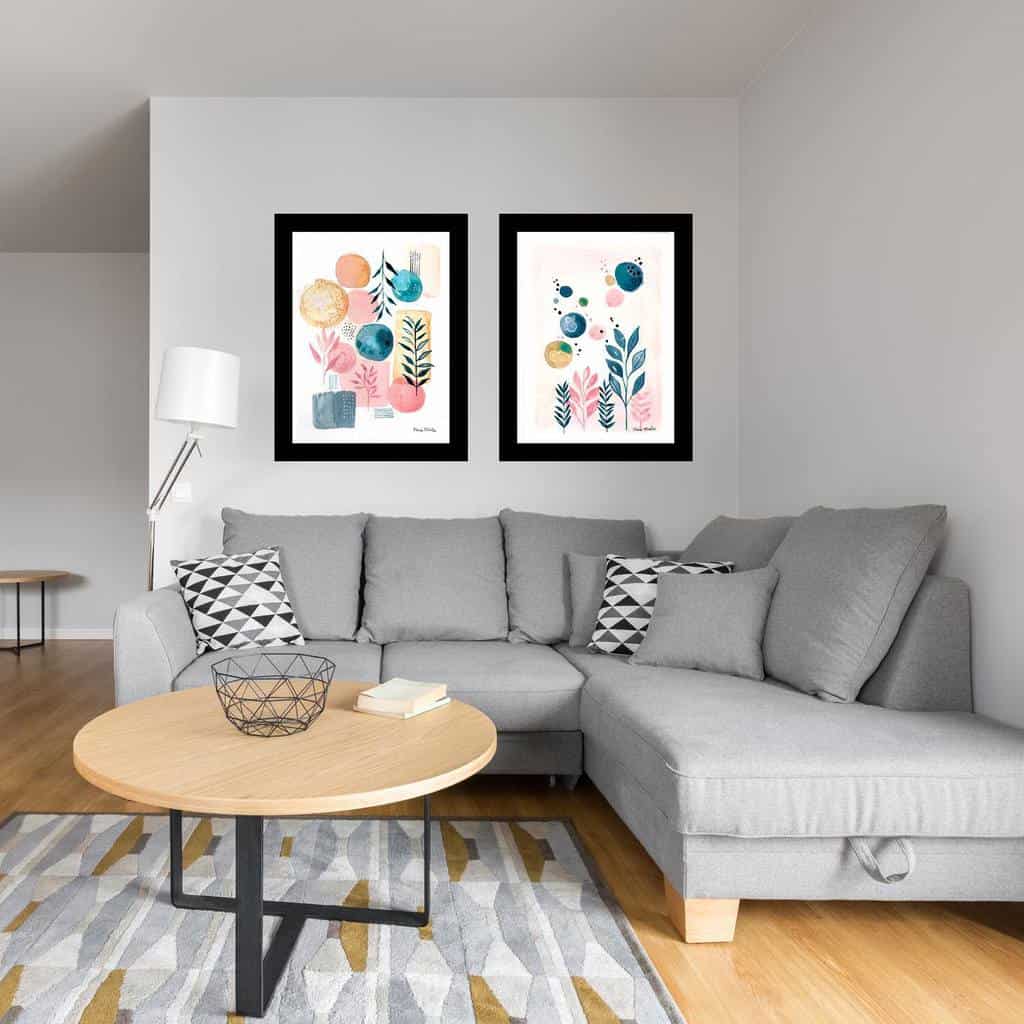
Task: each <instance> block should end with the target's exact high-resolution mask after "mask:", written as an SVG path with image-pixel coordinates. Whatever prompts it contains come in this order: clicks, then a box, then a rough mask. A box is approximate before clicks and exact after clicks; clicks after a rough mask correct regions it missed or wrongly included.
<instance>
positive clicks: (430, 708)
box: [356, 697, 452, 718]
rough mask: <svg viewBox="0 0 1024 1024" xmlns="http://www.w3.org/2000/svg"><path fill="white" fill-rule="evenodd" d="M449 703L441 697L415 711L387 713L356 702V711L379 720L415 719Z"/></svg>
mask: <svg viewBox="0 0 1024 1024" xmlns="http://www.w3.org/2000/svg"><path fill="white" fill-rule="evenodd" d="M451 702H452V699H451V697H442V698H441V699H440V700H436V701H434V703H433V704H428V705H427V706H426V707H423V708H418V709H417V710H416V711H387V710H382V709H381V708H378V707H376V706H372V705H371V706H369V707H367V706H366V705H365V704H363V703H362V702H361V701H359V700H357V701H356V711H361V712H363V714H364V715H379V716H380V717H381V718H416V716H417V715H425V714H426V713H427V712H428V711H433V710H434V709H435V708H443V707H444V706H445V704H451Z"/></svg>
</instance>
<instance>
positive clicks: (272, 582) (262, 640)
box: [171, 548, 306, 654]
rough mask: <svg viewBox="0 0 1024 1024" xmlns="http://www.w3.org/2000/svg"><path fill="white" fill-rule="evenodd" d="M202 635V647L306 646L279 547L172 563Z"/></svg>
mask: <svg viewBox="0 0 1024 1024" xmlns="http://www.w3.org/2000/svg"><path fill="white" fill-rule="evenodd" d="M171 567H172V568H173V569H174V574H175V576H177V577H178V583H179V584H180V585H181V596H182V597H183V598H184V599H185V604H186V606H187V607H188V613H189V615H190V616H191V617H192V628H193V629H194V630H195V633H196V647H197V649H198V651H199V653H200V654H202V653H203V652H204V651H219V650H221V649H223V648H225V647H234V648H238V647H271V646H277V645H279V644H305V642H306V641H305V639H304V638H303V636H302V633H301V632H300V631H299V627H298V625H297V624H296V622H295V614H294V613H293V612H292V605H291V601H289V600H288V591H287V590H286V589H285V585H284V579H283V578H282V576H281V562H280V555H279V552H278V549H277V548H261V549H260V550H259V551H252V552H249V553H247V554H240V555H213V556H211V557H210V558H195V559H191V560H189V561H181V562H171Z"/></svg>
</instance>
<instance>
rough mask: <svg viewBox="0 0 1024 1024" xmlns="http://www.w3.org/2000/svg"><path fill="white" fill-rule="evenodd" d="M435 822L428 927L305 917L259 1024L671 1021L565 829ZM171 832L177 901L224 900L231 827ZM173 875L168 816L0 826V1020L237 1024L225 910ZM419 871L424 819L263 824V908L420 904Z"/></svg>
mask: <svg viewBox="0 0 1024 1024" xmlns="http://www.w3.org/2000/svg"><path fill="white" fill-rule="evenodd" d="M431 827H432V830H433V831H432V833H431V839H432V845H433V849H434V851H435V855H434V857H433V864H432V872H431V876H432V878H431V885H432V888H431V911H432V913H431V921H430V924H429V925H427V926H426V927H424V928H419V929H417V928H405V927H387V926H380V925H364V924H356V923H352V922H343V923H340V924H339V923H338V922H328V921H312V920H309V921H306V923H305V925H304V927H303V929H302V932H301V934H300V936H299V940H298V943H297V944H296V946H295V949H294V951H293V953H292V956H291V960H290V962H289V964H288V966H287V968H286V970H285V973H284V974H283V975H282V977H281V980H280V982H279V984H278V987H277V991H276V992H275V994H274V999H273V1001H272V1002H271V1004H270V1006H269V1007H268V1009H267V1014H266V1016H265V1017H264V1018H263V1019H264V1020H266V1021H270V1022H287V1024H292V1022H295V1024H307V1022H308V1024H335V1022H338V1024H341V1022H345V1024H348V1022H363V1024H385V1022H386V1024H414V1022H416V1024H419V1022H427V1021H438V1022H444V1024H471V1022H478V1024H517V1022H520V1021H526V1022H535V1024H569V1022H575V1024H613V1022H617V1021H635V1022H637V1024H668V1022H672V1024H683V1018H682V1015H681V1014H680V1013H679V1011H678V1009H677V1008H676V1006H675V1004H674V1003H673V1001H672V998H671V996H670V995H669V994H668V992H667V990H666V989H665V986H664V985H663V983H662V982H661V980H660V979H659V978H658V976H657V973H656V972H655V970H654V968H653V966H652V965H651V963H650V961H649V960H648V958H647V955H646V954H645V953H644V951H643V949H642V948H641V947H640V944H639V942H638V941H637V939H636V936H635V935H634V933H633V931H632V929H631V928H630V926H629V923H628V922H627V920H626V917H625V915H624V914H623V913H622V911H621V909H620V908H619V906H618V904H617V903H616V902H615V899H614V898H613V897H612V895H611V894H610V892H609V891H608V889H607V887H606V886H605V885H604V883H603V882H602V881H601V879H600V877H599V875H598V874H597V871H596V868H595V867H594V865H593V864H592V862H591V861H590V859H589V857H588V855H587V854H586V852H585V850H584V849H583V846H582V844H581V843H580V841H579V839H578V837H577V835H576V832H575V830H574V829H573V827H572V824H571V823H570V822H568V821H566V820H482V819H481V820H476V819H435V820H434V821H433V822H432V826H431ZM183 835H184V837H185V850H184V865H185V888H186V891H189V892H194V893H208V894H210V895H232V894H233V881H232V878H233V875H234V868H235V850H234V847H235V843H234V819H232V818H202V817H194V818H185V819H184V822H183ZM442 851H443V853H442ZM168 870H169V853H168V819H167V817H166V815H162V814H154V815H149V814H145V815H119V814H92V815H90V814H16V815H13V816H12V817H11V818H9V819H8V820H7V821H6V822H4V823H3V824H2V825H0V1024H14V1022H17V1024H62V1022H65V1021H69V1022H76V1024H157V1022H160V1024H164V1022H181V1024H191V1022H214V1021H215V1022H217V1024H240V1022H241V1021H242V1018H240V1017H237V1016H236V1015H235V1014H234V1013H232V1012H231V1011H232V1009H233V1007H234V934H233V932H234V915H232V914H221V913H215V912H212V911H198V910H178V909H175V908H174V907H173V906H171V903H170V898H169V883H168ZM422 871H423V823H422V821H421V820H403V819H396V818H386V819H375V818H359V819H343V818H332V819H297V818H273V819H272V818H268V819H267V820H266V827H265V833H264V894H265V896H266V897H267V898H269V899H288V900H304V901H307V902H315V903H334V902H336V903H341V904H347V905H350V906H368V905H375V906H397V907H402V908H408V909H415V908H416V907H417V906H418V905H419V903H420V901H421V899H422V877H423V875H422ZM264 920H265V926H264V927H265V935H264V941H265V942H269V941H270V938H271V936H272V935H273V932H274V930H275V929H276V927H277V921H278V919H277V918H270V917H268V918H265V919H264Z"/></svg>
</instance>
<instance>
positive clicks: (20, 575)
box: [0, 569, 71, 657]
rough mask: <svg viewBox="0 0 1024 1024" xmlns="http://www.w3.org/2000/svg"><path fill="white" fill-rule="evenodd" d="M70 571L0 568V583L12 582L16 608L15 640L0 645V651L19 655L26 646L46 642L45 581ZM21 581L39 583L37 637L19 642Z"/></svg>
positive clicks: (41, 644)
mask: <svg viewBox="0 0 1024 1024" xmlns="http://www.w3.org/2000/svg"><path fill="white" fill-rule="evenodd" d="M70 575H71V573H69V572H67V571H66V570H64V569H0V585H2V584H7V583H13V584H14V592H15V597H14V606H15V608H16V612H15V621H16V622H17V626H16V627H15V637H16V639H15V641H14V644H13V646H12V645H11V644H2V645H0V651H10V652H11V654H16V655H18V657H20V656H21V652H22V651H23V650H25V649H26V648H27V647H42V646H43V645H44V644H45V643H46V581H47V580H59V579H60V578H61V577H62V576H70ZM22 583H38V584H39V639H38V640H33V641H32V642H31V643H28V644H23V643H22V642H21V585H22Z"/></svg>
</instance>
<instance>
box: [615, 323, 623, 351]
mask: <svg viewBox="0 0 1024 1024" xmlns="http://www.w3.org/2000/svg"><path fill="white" fill-rule="evenodd" d="M615 340H616V341H617V342H618V343H619V348H625V347H626V336H625V335H624V334H623V333H622V331H620V330H619V329H618V327H616V328H615Z"/></svg>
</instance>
